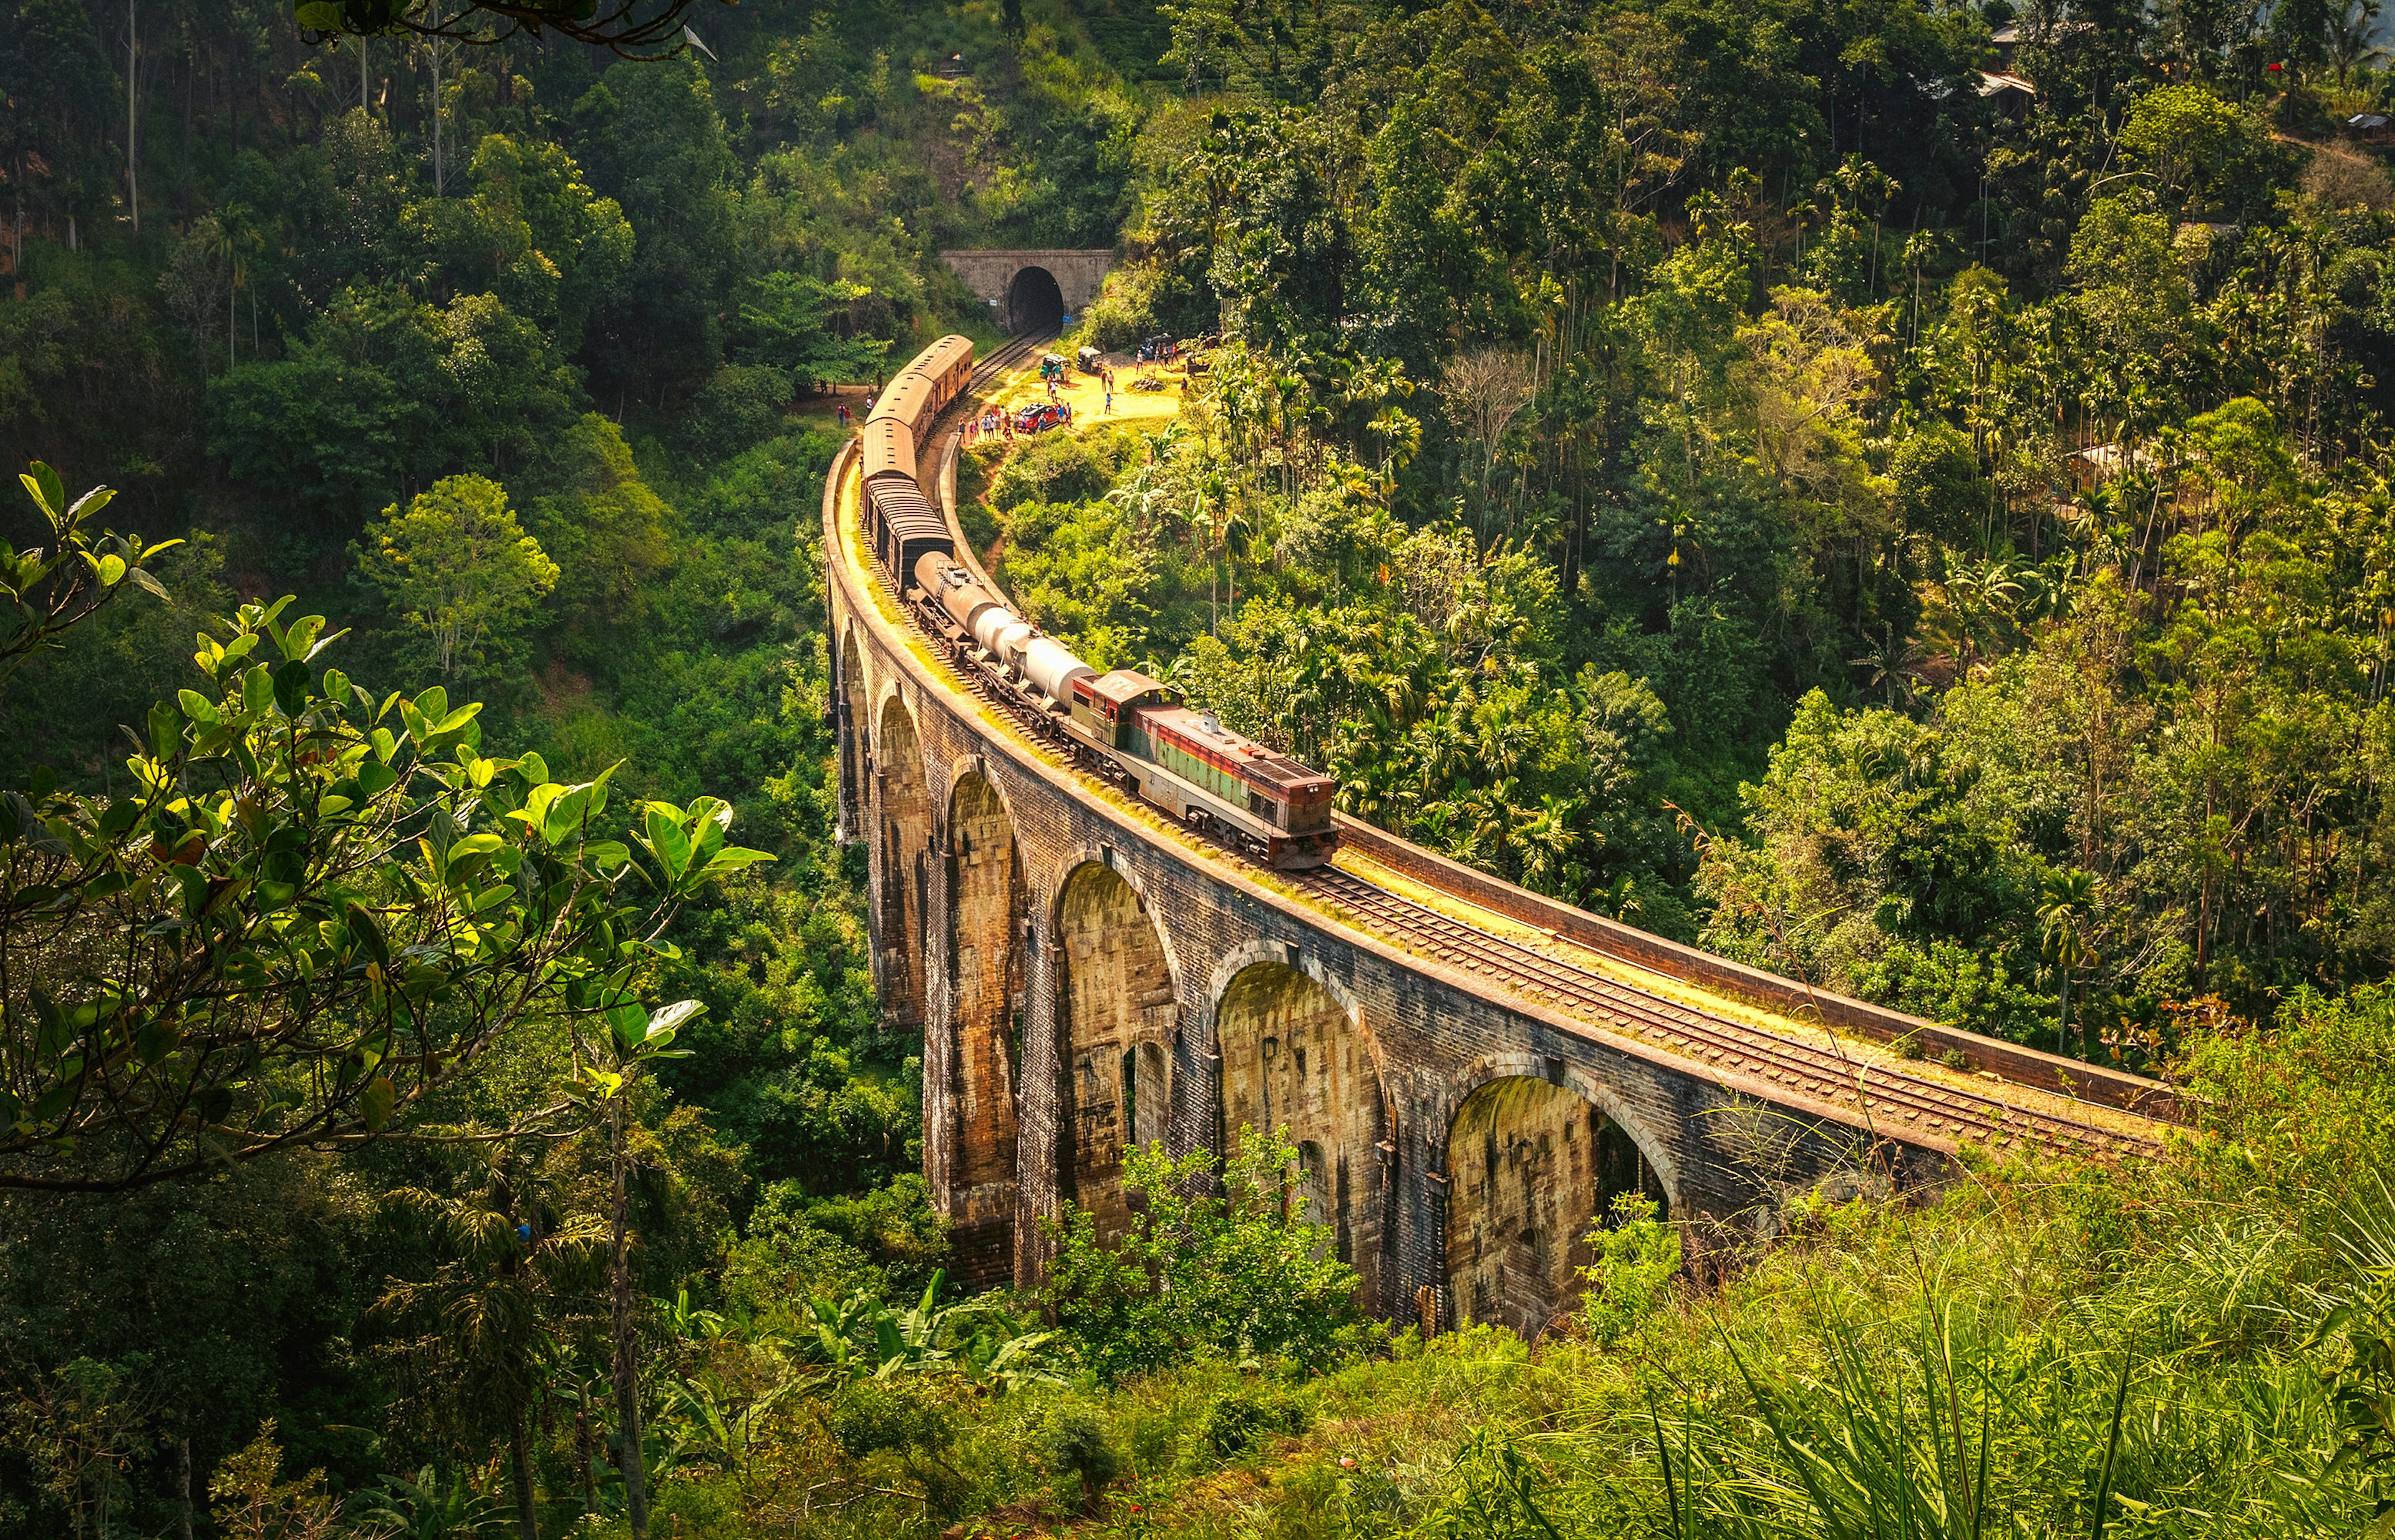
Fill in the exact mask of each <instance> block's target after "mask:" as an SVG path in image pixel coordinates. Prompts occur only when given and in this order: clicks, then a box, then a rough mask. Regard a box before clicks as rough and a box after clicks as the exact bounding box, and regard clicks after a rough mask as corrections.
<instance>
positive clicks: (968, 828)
mask: <svg viewBox="0 0 2395 1540" xmlns="http://www.w3.org/2000/svg"><path fill="white" fill-rule="evenodd" d="M947 828H948V841H947V843H948V852H947V858H946V863H945V865H946V872H945V877H946V883H947V898H948V903H947V912H948V937H947V940H948V945H947V948H946V955H947V958H948V961H949V965H950V967H951V968H952V970H953V973H952V976H951V987H950V989H949V990H948V1002H949V1006H948V1016H949V1019H948V1020H947V1022H946V1024H945V1026H944V1028H943V1030H944V1031H945V1032H946V1035H947V1043H946V1047H947V1052H946V1055H945V1057H944V1059H943V1060H942V1062H944V1063H945V1064H946V1066H947V1069H948V1073H949V1076H950V1092H951V1094H950V1095H949V1097H948V1106H949V1108H950V1109H951V1126H950V1128H949V1129H948V1137H949V1140H950V1143H949V1161H948V1191H947V1193H946V1195H945V1197H946V1205H947V1209H948V1221H949V1225H950V1230H949V1255H950V1256H951V1258H952V1260H951V1263H950V1266H951V1268H952V1269H953V1270H954V1272H955V1273H956V1276H957V1280H958V1281H959V1283H962V1284H963V1285H964V1286H965V1287H967V1288H968V1289H979V1288H986V1287H989V1286H991V1285H993V1284H999V1283H1004V1282H1006V1281H1009V1280H1010V1279H1011V1278H1012V1275H1013V1266H1014V1203H1015V1138H1016V1130H1017V1128H1018V1126H1019V1120H1020V1118H1021V1113H1022V1103H1021V1094H1020V1089H1019V1087H1020V1083H1021V1082H1020V1075H1021V1070H1022V1067H1023V999H1024V992H1023V944H1022V943H1023V937H1024V933H1025V922H1026V920H1027V918H1028V915H1029V904H1028V898H1027V889H1026V888H1025V883H1024V879H1023V861H1022V857H1021V855H1020V853H1019V852H1018V851H1017V849H1016V844H1015V836H1014V819H1013V816H1012V814H1011V813H1010V812H1009V811H1008V809H1007V805H1006V803H1005V801H1004V799H1003V798H1001V797H1000V796H999V791H998V788H997V787H995V786H993V785H991V784H990V782H989V779H988V777H986V776H983V775H982V774H981V773H980V772H978V771H967V772H966V773H965V774H964V775H962V776H959V777H958V778H957V784H956V787H955V790H953V791H951V792H950V793H949V796H948V820H947Z"/></svg>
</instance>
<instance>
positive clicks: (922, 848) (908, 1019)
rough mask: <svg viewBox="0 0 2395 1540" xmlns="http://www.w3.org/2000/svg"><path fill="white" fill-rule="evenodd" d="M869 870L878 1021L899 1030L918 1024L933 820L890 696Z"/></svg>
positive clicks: (915, 749)
mask: <svg viewBox="0 0 2395 1540" xmlns="http://www.w3.org/2000/svg"><path fill="white" fill-rule="evenodd" d="M873 782H874V785H873V803H874V807H875V810H876V814H877V817H876V819H875V829H874V846H873V867H874V870H875V871H876V872H878V873H879V874H880V881H879V882H877V883H875V890H874V901H875V904H876V906H877V913H876V919H877V921H878V922H879V923H876V924H875V926H874V927H873V936H874V940H875V943H876V949H875V965H874V982H875V984H876V985H877V987H878V988H879V989H880V991H881V1019H882V1020H883V1022H885V1023H887V1024H890V1025H893V1026H901V1027H920V1026H921V1025H922V1022H923V954H924V950H925V948H924V945H923V943H924V941H925V939H926V936H925V935H924V928H923V911H924V904H923V900H924V896H925V894H924V876H925V873H924V861H925V857H926V856H927V854H928V853H929V852H930V850H931V848H932V813H931V807H930V803H929V799H928V798H927V797H926V796H925V795H924V790H923V743H922V739H921V737H920V736H919V735H918V734H917V733H916V731H915V717H914V713H912V712H910V711H909V710H906V702H905V701H904V700H902V699H900V698H899V697H898V696H897V695H896V694H895V693H893V694H892V695H891V697H889V698H888V699H887V700H885V701H883V702H882V703H881V723H880V731H879V732H877V733H875V734H874V735H873Z"/></svg>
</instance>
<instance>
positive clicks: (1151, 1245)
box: [1043, 1127, 1357, 1382]
mask: <svg viewBox="0 0 2395 1540" xmlns="http://www.w3.org/2000/svg"><path fill="white" fill-rule="evenodd" d="M1297 1170H1298V1167H1297V1151H1296V1149H1295V1148H1293V1147H1291V1146H1290V1143H1289V1142H1288V1140H1287V1139H1286V1138H1285V1137H1279V1136H1267V1135H1258V1134H1257V1133H1256V1132H1255V1131H1254V1130H1252V1129H1249V1128H1244V1127H1243V1128H1242V1129H1241V1130H1240V1131H1239V1153H1238V1154H1237V1155H1235V1156H1233V1157H1232V1158H1231V1160H1230V1162H1228V1163H1227V1165H1225V1166H1224V1172H1223V1183H1222V1188H1221V1195H1220V1196H1211V1195H1205V1196H1192V1195H1193V1194H1211V1191H1212V1189H1213V1182H1212V1180H1211V1178H1212V1175H1213V1173H1214V1155H1213V1153H1212V1151H1211V1150H1203V1149H1201V1150H1198V1151H1195V1152H1193V1153H1192V1154H1190V1155H1187V1156H1185V1157H1184V1158H1183V1159H1181V1160H1179V1161H1174V1160H1171V1159H1170V1158H1168V1157H1166V1156H1165V1155H1164V1154H1162V1153H1161V1152H1160V1151H1158V1150H1155V1149H1137V1150H1132V1151H1131V1152H1130V1153H1128V1154H1127V1155H1125V1156H1124V1158H1123V1187H1124V1188H1125V1189H1126V1190H1127V1191H1129V1192H1131V1193H1134V1194H1137V1195H1139V1196H1140V1197H1141V1198H1142V1199H1144V1200H1145V1201H1143V1202H1141V1203H1139V1204H1138V1205H1137V1206H1136V1207H1134V1208H1133V1210H1132V1212H1131V1228H1130V1230H1129V1231H1128V1232H1126V1233H1125V1234H1124V1236H1123V1237H1122V1239H1121V1241H1118V1243H1117V1244H1116V1245H1114V1246H1112V1247H1107V1246H1103V1245H1101V1244H1100V1243H1099V1241H1098V1238H1097V1221H1096V1219H1095V1217H1094V1216H1093V1215H1092V1214H1091V1213H1090V1211H1089V1210H1087V1209H1084V1208H1081V1207H1079V1206H1078V1205H1077V1206H1076V1207H1075V1208H1074V1209H1073V1210H1072V1212H1071V1213H1070V1214H1069V1215H1067V1216H1066V1217H1065V1221H1064V1222H1063V1223H1062V1224H1057V1223H1055V1222H1053V1221H1043V1225H1044V1227H1045V1228H1046V1229H1047V1231H1048V1233H1049V1235H1050V1236H1051V1237H1052V1239H1053V1240H1054V1241H1055V1242H1056V1246H1057V1257H1056V1262H1055V1264H1054V1266H1053V1267H1052V1268H1050V1269H1049V1274H1048V1284H1047V1288H1046V1290H1045V1291H1044V1296H1045V1298H1046V1300H1047V1302H1048V1306H1049V1308H1050V1309H1051V1310H1052V1311H1053V1312H1054V1313H1055V1319H1056V1323H1057V1325H1058V1326H1060V1327H1062V1328H1063V1329H1064V1330H1065V1333H1066V1334H1068V1335H1069V1336H1070V1337H1071V1338H1072V1339H1073V1341H1074V1343H1075V1345H1076V1346H1077V1347H1078V1349H1079V1351H1080V1354H1081V1357H1082V1360H1083V1361H1084V1362H1086V1363H1087V1364H1088V1365H1089V1366H1090V1367H1091V1368H1092V1370H1094V1371H1095V1372H1096V1373H1097V1374H1098V1376H1099V1377H1100V1378H1101V1379H1104V1380H1106V1381H1109V1382H1111V1381H1115V1380H1119V1379H1121V1378H1123V1377H1125V1376H1126V1375H1130V1374H1140V1373H1144V1372H1146V1371H1149V1370H1154V1369H1160V1368H1164V1367H1166V1366H1168V1365H1171V1364H1174V1363H1179V1362H1182V1361H1186V1360H1187V1359H1189V1358H1190V1357H1192V1356H1193V1355H1197V1354H1202V1353H1219V1354H1222V1355H1224V1357H1227V1358H1230V1359H1233V1360H1235V1361H1237V1360H1247V1359H1256V1360H1264V1359H1283V1360H1287V1361H1290V1362H1292V1363H1295V1364H1298V1365H1300V1366H1308V1367H1311V1366H1319V1365H1321V1364H1324V1363H1327V1362H1329V1361H1330V1360H1331V1359H1333V1358H1334V1357H1336V1356H1337V1355H1338V1354H1339V1352H1340V1351H1341V1349H1342V1347H1343V1345H1344V1344H1345V1343H1346V1342H1347V1341H1348V1335H1347V1334H1346V1332H1345V1328H1346V1327H1347V1326H1348V1325H1349V1323H1350V1322H1352V1321H1354V1320H1355V1319H1356V1305H1355V1294H1356V1286H1357V1284H1356V1274H1355V1271H1354V1270H1353V1269H1352V1268H1349V1267H1348V1266H1347V1265H1346V1264H1345V1263H1343V1262H1341V1261H1339V1260H1338V1259H1337V1258H1335V1257H1333V1256H1330V1255H1327V1254H1328V1253H1329V1251H1330V1231H1329V1230H1328V1229H1327V1228H1324V1227H1323V1226H1320V1225H1314V1224H1308V1223H1307V1222H1306V1221H1305V1217H1304V1204H1303V1201H1298V1200H1297V1199H1296V1194H1297V1190H1298V1175H1297Z"/></svg>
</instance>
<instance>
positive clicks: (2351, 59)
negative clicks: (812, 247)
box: [2328, 0, 2387, 91]
mask: <svg viewBox="0 0 2395 1540" xmlns="http://www.w3.org/2000/svg"><path fill="white" fill-rule="evenodd" d="M2378 8H2379V0H2349V4H2348V5H2347V6H2346V7H2345V10H2344V12H2343V13H2342V14H2340V15H2338V16H2336V17H2335V18H2333V19H2331V20H2330V21H2329V24H2328V58H2329V62H2330V63H2332V64H2334V65H2335V66H2336V88H2337V89H2338V90H2340V91H2341V90H2343V89H2345V79H2346V76H2348V75H2349V74H2351V73H2353V72H2354V71H2355V70H2356V69H2359V68H2361V67H2362V66H2364V65H2369V64H2375V63H2377V62H2378V61H2379V60H2381V59H2384V58H2385V57H2386V56H2387V50H2386V49H2385V48H2383V47H2381V46H2378V44H2377V42H2376V41H2375V39H2376V37H2377V34H2378Z"/></svg>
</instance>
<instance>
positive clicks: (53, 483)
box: [17, 460, 67, 524]
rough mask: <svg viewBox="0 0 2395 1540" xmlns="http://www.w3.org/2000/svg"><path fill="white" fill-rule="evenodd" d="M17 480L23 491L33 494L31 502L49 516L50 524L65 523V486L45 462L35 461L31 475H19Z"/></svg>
mask: <svg viewBox="0 0 2395 1540" xmlns="http://www.w3.org/2000/svg"><path fill="white" fill-rule="evenodd" d="M17 479H18V480H19V481H20V482H23V483H24V484H25V490H26V491H28V492H30V493H32V494H33V501H34V502H35V503H37V504H39V505H40V507H41V510H42V511H43V512H44V513H46V514H47V515H49V517H50V520H51V522H52V523H54V524H63V523H64V522H65V520H66V516H67V485H66V483H65V482H63V481H61V480H60V479H59V473H58V472H57V471H53V470H51V469H50V467H49V465H48V463H47V462H46V461H43V460H35V461H34V462H33V473H32V474H30V475H20V476H19V477H18V478H17Z"/></svg>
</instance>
